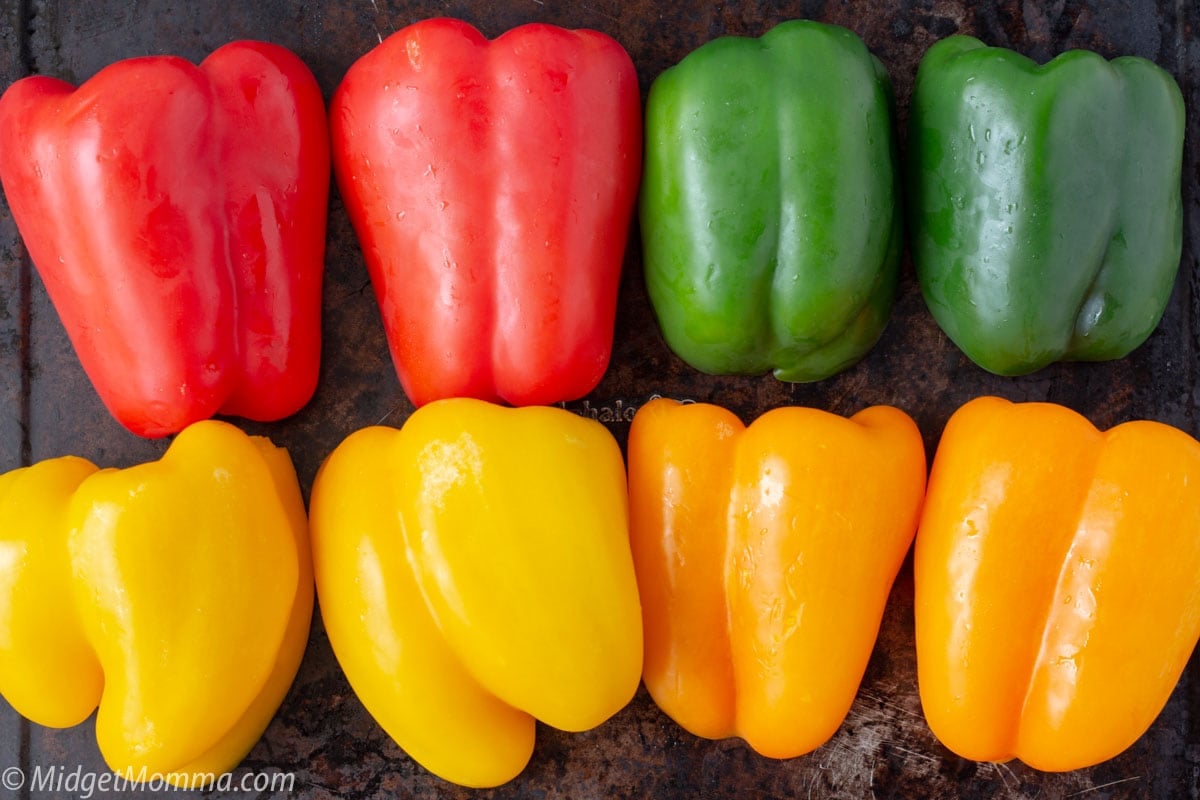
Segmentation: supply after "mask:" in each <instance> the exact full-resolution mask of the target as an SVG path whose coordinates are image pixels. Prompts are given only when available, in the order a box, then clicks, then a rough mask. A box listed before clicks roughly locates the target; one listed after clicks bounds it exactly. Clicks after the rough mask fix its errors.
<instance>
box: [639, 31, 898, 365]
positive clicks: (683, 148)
mask: <svg viewBox="0 0 1200 800" xmlns="http://www.w3.org/2000/svg"><path fill="white" fill-rule="evenodd" d="M645 125H646V144H645V147H646V157H645V171H644V174H643V181H642V193H641V200H640V221H641V229H642V238H643V253H644V259H645V277H646V286H647V290H648V292H649V296H650V301H651V303H652V304H653V306H654V310H655V313H656V315H657V317H658V321H659V325H660V326H661V328H662V332H663V336H664V338H665V339H666V341H667V344H668V345H669V346H670V347H671V349H672V350H674V351H675V353H676V354H678V355H679V356H680V357H681V358H683V360H684V361H686V362H688V363H689V364H691V365H692V366H693V367H696V368H697V369H700V370H703V371H704V372H709V373H715V374H760V373H763V372H766V371H767V370H772V369H773V370H774V372H775V376H776V377H777V378H779V379H781V380H786V381H814V380H820V379H822V378H825V377H828V376H830V375H832V374H834V373H836V372H839V371H841V370H843V369H845V368H846V367H849V366H850V365H851V364H853V363H854V362H856V361H858V360H859V359H860V358H861V357H862V356H863V355H864V354H865V353H866V352H867V350H869V349H870V348H871V346H872V345H873V344H874V343H875V341H876V340H877V339H878V338H879V335H880V333H881V332H882V330H883V327H884V325H885V324H886V322H887V317H888V314H889V313H890V310H891V305H892V299H893V297H894V295H895V288H896V280H897V267H898V262H899V252H900V243H901V235H900V225H901V213H900V208H899V203H898V195H899V192H898V190H897V178H898V170H899V167H898V162H897V156H896V147H895V137H894V135H893V101H892V93H891V81H890V80H889V78H888V74H887V71H886V70H885V69H884V67H883V65H882V64H881V63H880V62H879V61H878V59H876V58H875V57H874V56H872V55H871V53H870V52H868V50H867V48H866V46H865V45H864V44H863V42H862V40H861V39H859V38H858V37H857V36H856V35H855V34H854V33H852V32H850V31H848V30H846V29H845V28H840V27H837V26H832V25H824V24H821V23H817V22H809V21H791V22H784V23H782V24H780V25H778V26H776V27H775V28H774V29H773V30H771V31H770V32H768V33H767V34H766V35H764V36H763V37H761V38H759V39H749V38H742V37H724V38H720V39H716V40H714V41H711V42H709V43H708V44H705V45H704V46H703V47H700V48H699V49H697V50H695V51H694V52H692V53H690V54H689V55H688V56H687V57H686V58H684V59H683V60H682V61H681V62H680V63H679V64H677V65H676V66H674V67H672V68H670V69H668V70H666V71H665V72H663V73H662V74H661V75H660V76H659V77H658V78H657V80H655V81H654V84H653V85H652V86H651V88H650V95H649V98H648V99H647V104H646V122H645Z"/></svg>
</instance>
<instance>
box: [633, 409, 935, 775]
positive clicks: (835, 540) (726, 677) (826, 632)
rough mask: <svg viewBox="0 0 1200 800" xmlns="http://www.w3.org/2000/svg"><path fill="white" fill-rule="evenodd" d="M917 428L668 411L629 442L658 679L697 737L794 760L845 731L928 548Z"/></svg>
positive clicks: (653, 678) (662, 697) (639, 421)
mask: <svg viewBox="0 0 1200 800" xmlns="http://www.w3.org/2000/svg"><path fill="white" fill-rule="evenodd" d="M924 490H925V450H924V445H923V444H922V440H921V435H920V432H919V431H918V430H917V427H916V425H915V424H914V423H913V421H912V419H910V418H909V417H908V415H907V414H905V413H904V412H902V411H900V410H898V409H895V408H891V407H887V406H875V407H872V408H868V409H866V410H864V411H860V412H859V413H858V414H855V415H854V416H853V417H851V418H850V419H849V420H847V419H845V418H843V417H839V416H837V415H835V414H830V413H827V412H824V411H818V410H816V409H811V408H799V407H789V408H779V409H775V410H773V411H769V412H767V413H766V414H764V415H762V416H761V417H759V418H758V419H757V420H756V421H755V422H754V423H753V424H751V425H750V426H749V427H746V426H744V425H743V424H742V423H741V421H740V420H739V419H738V418H737V417H735V416H734V415H733V414H732V413H730V412H729V411H726V410H725V409H723V408H719V407H717V406H712V405H706V404H687V405H683V404H680V403H677V402H675V401H673V400H665V399H657V400H653V401H651V402H649V403H647V404H646V405H645V406H643V407H642V408H641V409H640V410H639V411H638V412H637V415H636V416H635V417H634V420H633V424H632V426H631V428H630V431H629V498H630V519H631V521H630V536H631V541H632V543H633V558H634V565H635V567H636V569H637V578H638V588H639V590H640V592H641V600H642V614H643V625H644V631H645V656H644V658H645V666H644V670H643V679H644V681H645V684H646V688H647V689H648V690H649V692H650V695H651V696H652V697H653V698H654V700H655V702H656V703H658V705H659V707H660V708H661V709H662V710H663V711H665V712H666V713H667V715H668V716H670V717H671V718H672V719H674V720H675V721H676V722H678V723H679V724H680V725H681V726H682V727H684V728H685V729H687V730H688V731H690V732H692V733H694V734H697V735H699V736H704V737H708V738H712V739H717V738H723V737H729V736H740V737H742V738H743V739H745V740H746V741H747V742H748V743H749V744H750V746H751V747H753V748H754V749H755V750H757V751H758V752H759V753H761V754H763V755H766V756H771V757H774V758H790V757H792V756H798V755H800V754H802V753H807V752H809V751H810V750H813V749H815V748H817V747H819V746H820V745H822V744H823V743H824V742H826V741H827V740H828V739H829V738H830V737H831V736H832V735H833V734H834V732H835V731H836V730H837V728H838V726H839V725H841V723H842V720H843V719H845V716H846V713H847V712H848V711H849V709H850V705H851V703H852V702H853V700H854V695H855V694H856V693H857V691H858V685H859V682H860V681H861V680H862V676H863V672H864V670H865V669H866V666H867V660H868V658H869V657H870V655H871V650H872V648H873V646H874V644H875V637H876V635H877V634H878V632H879V624H880V620H881V619H882V616H883V609H884V604H885V603H886V601H887V597H888V593H889V591H890V589H891V585H892V582H893V580H894V579H895V577H896V574H897V572H899V570H900V565H901V563H902V562H903V561H904V557H905V555H906V554H907V552H908V548H909V545H910V544H911V543H912V539H913V535H914V534H915V533H916V529H917V520H918V516H919V514H920V508H921V501H922V498H923V496H924Z"/></svg>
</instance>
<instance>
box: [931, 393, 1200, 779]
mask: <svg viewBox="0 0 1200 800" xmlns="http://www.w3.org/2000/svg"><path fill="white" fill-rule="evenodd" d="M1198 485H1200V443H1197V442H1196V441H1195V440H1194V439H1193V438H1192V437H1190V436H1188V435H1187V434H1185V433H1183V432H1182V431H1179V430H1176V429H1175V428H1172V427H1170V426H1168V425H1164V424H1161V423H1157V422H1149V421H1136V422H1127V423H1125V424H1122V425H1118V426H1116V427H1114V428H1112V429H1111V430H1108V431H1106V432H1103V433H1101V432H1100V431H1098V430H1097V429H1096V428H1095V427H1094V426H1093V425H1092V424H1091V423H1090V422H1088V421H1087V420H1086V419H1084V418H1083V417H1082V416H1080V415H1079V414H1077V413H1075V412H1074V411H1071V410H1069V409H1066V408H1063V407H1062V406H1057V405H1053V404H1049V403H1019V404H1014V403H1010V402H1008V401H1007V400H1001V399H999V398H994V397H985V398H980V399H977V400H974V401H972V402H970V403H968V404H966V405H965V406H963V407H962V408H961V409H959V410H958V411H957V412H956V413H955V414H954V415H953V416H952V417H951V418H950V421H949V422H948V423H947V425H946V429H945V432H944V433H943V435H942V439H941V443H940V444H939V445H938V449H937V454H936V456H935V457H934V462H933V470H932V473H931V475H930V479H929V492H928V495H927V497H926V501H925V510H924V515H923V518H922V520H921V527H920V530H919V532H918V534H917V542H916V554H915V558H914V580H915V615H916V641H917V671H918V678H919V683H920V693H921V703H922V705H923V706H924V711H925V716H926V718H927V719H928V721H929V725H930V728H931V729H932V730H933V732H934V733H935V734H936V735H937V737H938V738H939V739H940V740H941V741H942V742H943V743H944V744H945V745H946V746H947V747H948V748H950V749H951V750H953V751H954V752H955V753H958V754H959V755H961V756H964V757H967V758H972V759H976V760H980V761H1006V760H1008V759H1011V758H1014V757H1015V758H1019V759H1021V760H1022V761H1024V762H1025V763H1027V764H1029V765H1031V766H1033V767H1036V768H1038V769H1042V770H1072V769H1077V768H1082V767H1087V766H1091V765H1093V764H1097V763H1099V762H1101V761H1104V760H1105V759H1108V758H1111V757H1112V756H1115V755H1117V754H1118V753H1120V752H1121V751H1122V750H1124V749H1125V748H1126V747H1128V746H1129V745H1130V744H1132V743H1133V742H1134V741H1136V740H1137V738H1138V737H1139V736H1140V735H1141V734H1142V733H1143V732H1144V731H1145V730H1146V728H1147V727H1149V725H1150V723H1151V722H1152V721H1153V720H1154V718H1155V717H1156V716H1157V715H1158V713H1159V711H1160V710H1161V709H1162V707H1163V705H1164V704H1165V703H1166V701H1167V698H1168V696H1169V695H1170V694H1171V690H1172V689H1173V688H1174V686H1175V684H1176V682H1177V681H1178V680H1179V676H1180V674H1181V672H1182V671H1183V668H1184V666H1185V664H1186V663H1187V660H1188V656H1189V655H1190V653H1191V652H1192V650H1193V648H1194V647H1195V646H1196V642H1197V638H1198V637H1200V494H1197V492H1196V487H1197V486H1198Z"/></svg>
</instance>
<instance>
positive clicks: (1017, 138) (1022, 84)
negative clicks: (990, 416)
mask: <svg viewBox="0 0 1200 800" xmlns="http://www.w3.org/2000/svg"><path fill="white" fill-rule="evenodd" d="M909 122H910V128H909V136H908V189H909V192H910V197H909V211H910V214H911V217H910V237H911V247H912V253H913V260H914V262H915V265H916V270H917V278H918V280H919V281H920V284H921V289H922V292H923V293H924V296H925V300H926V303H927V304H928V306H929V309H930V311H931V312H932V313H933V316H934V318H936V319H937V322H938V324H939V325H941V327H942V330H944V331H945V332H946V335H947V336H949V337H950V339H951V340H952V341H953V342H954V343H955V344H957V345H958V346H959V347H960V348H961V349H962V350H963V352H964V353H966V354H967V356H969V357H970V358H971V359H972V360H973V361H974V362H975V363H977V364H979V365H980V366H981V367H983V368H984V369H987V370H990V371H992V372H995V373H998V374H1000V375H1021V374H1025V373H1028V372H1032V371H1034V370H1037V369H1040V368H1042V367H1044V366H1046V365H1047V364H1049V363H1051V362H1053V361H1059V360H1077V361H1083V360H1086V361H1100V360H1107V359H1114V358H1121V357H1123V356H1125V355H1126V354H1128V353H1129V352H1130V351H1131V350H1133V349H1134V348H1135V347H1137V346H1138V345H1140V344H1141V343H1142V342H1143V341H1145V339H1146V338H1147V337H1148V336H1149V335H1150V333H1151V332H1152V331H1153V330H1154V328H1155V327H1156V326H1157V325H1158V322H1159V320H1160V319H1161V317H1162V314H1163V311H1164V309H1165V307H1166V303H1167V300H1168V298H1169V296H1170V294H1171V289H1172V286H1173V285H1174V282H1175V275H1176V272H1177V271H1178V269H1179V257H1180V248H1181V246H1182V235H1183V233H1182V232H1183V218H1182V208H1181V196H1180V195H1181V188H1180V167H1181V160H1182V154H1183V124H1184V109H1183V98H1182V95H1181V94H1180V91H1179V87H1178V85H1177V84H1176V83H1175V80H1174V79H1173V78H1172V77H1171V76H1170V75H1169V74H1168V73H1167V72H1165V71H1164V70H1162V69H1161V68H1159V67H1157V66H1155V65H1154V64H1153V63H1151V62H1150V61H1147V60H1145V59H1142V58H1135V57H1123V58H1117V59H1114V60H1113V61H1106V60H1105V59H1104V58H1102V57H1101V56H1099V55H1097V54H1095V53H1091V52H1087V51H1082V50H1073V51H1069V52H1066V53H1063V54H1062V55H1060V56H1058V57H1057V58H1055V59H1054V60H1053V61H1051V62H1049V63H1048V64H1046V65H1045V66H1038V65H1037V64H1035V63H1034V62H1033V61H1030V60H1029V59H1028V58H1025V57H1024V56H1022V55H1019V54H1017V53H1014V52H1012V51H1011V50H1005V49H1002V48H995V47H985V46H984V44H983V43H982V42H980V41H979V40H977V39H973V38H970V37H966V36H953V37H951V38H948V39H944V40H942V41H941V42H938V43H937V44H935V45H934V46H933V47H931V48H930V49H929V52H928V53H927V54H926V55H925V57H924V59H923V60H922V61H921V65H920V68H919V69H918V72H917V81H916V85H915V87H914V89H913V98H912V104H911V106H910V119H909Z"/></svg>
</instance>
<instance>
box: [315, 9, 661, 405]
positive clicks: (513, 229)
mask: <svg viewBox="0 0 1200 800" xmlns="http://www.w3.org/2000/svg"><path fill="white" fill-rule="evenodd" d="M639 97H640V96H639V93H638V84H637V75H636V73H635V72H634V68H633V63H632V61H631V60H630V58H629V55H628V54H627V53H626V52H625V50H624V49H622V48H621V46H620V45H619V44H617V42H615V41H614V40H613V39H611V38H609V37H608V36H605V35H604V34H601V33H597V32H595V31H586V30H580V31H568V30H564V29H562V28H556V27H553V26H550V25H540V24H534V25H525V26H522V27H519V28H515V29H513V30H511V31H509V32H508V33H505V34H504V35H502V36H500V37H499V38H498V39H496V40H494V41H489V40H487V39H485V38H484V37H483V35H482V34H480V33H479V32H478V31H477V30H475V29H474V28H472V27H471V26H470V25H468V24H466V23H464V22H460V21H458V20H452V19H432V20H426V21H424V22H419V23H417V24H415V25H410V26H409V27H407V28H404V29H403V30H400V31H398V32H397V33H395V34H393V35H392V36H390V37H388V39H386V40H385V41H384V42H383V43H382V44H380V45H379V46H378V47H376V48H375V49H374V50H372V51H371V52H370V53H368V54H367V55H365V56H363V57H362V58H361V59H359V60H358V62H357V63H355V64H354V65H353V66H352V67H351V68H350V70H349V72H348V73H347V74H346V77H345V78H344V79H343V81H342V83H341V85H340V86H339V87H338V89H337V92H336V93H335V94H334V97H333V102H332V105H331V107H330V125H331V128H332V135H333V159H334V173H335V175H336V176H337V181H338V186H339V188H340V190H341V194H342V196H343V198H344V199H345V203H346V209H347V211H348V212H349V214H350V219H351V222H352V223H353V224H354V228H355V231H356V232H357V234H358V238H359V241H360V243H361V244H362V248H363V252H364V255H365V258H366V263H367V268H368V270H369V272H370V274H371V279H372V282H373V284H374V287H375V294H376V297H377V299H378V301H379V305H380V309H381V312H382V315H383V321H384V326H385V328H386V330H387V336H388V342H389V345H390V347H391V351H392V358H393V360H394V362H395V364H396V370H397V373H398V374H399V376H400V381H401V383H402V385H403V387H404V390H405V392H406V393H407V394H408V396H409V398H410V399H411V400H412V401H413V402H414V403H415V404H417V405H421V404H424V403H427V402H429V401H431V400H434V399H438V398H442V397H451V396H469V397H476V398H480V399H487V400H504V401H507V402H509V403H512V404H514V405H531V404H539V403H553V402H557V401H561V400H570V399H575V398H578V397H581V396H583V395H585V394H587V393H588V392H589V391H591V390H592V389H593V388H594V387H595V386H596V384H597V383H598V382H599V381H600V378H601V376H602V375H603V374H604V370H605V369H606V368H607V366H608V359H609V353H610V351H611V349H612V335H613V323H614V318H615V313H616V299H617V284H618V282H619V278H620V271H621V262H622V260H623V256H624V252H625V241H626V236H627V233H628V228H629V222H630V219H631V216H632V213H633V204H634V201H635V197H636V193H637V184H638V179H639V176H640V174H641V107H640V99H639Z"/></svg>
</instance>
